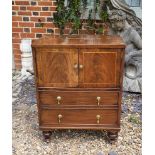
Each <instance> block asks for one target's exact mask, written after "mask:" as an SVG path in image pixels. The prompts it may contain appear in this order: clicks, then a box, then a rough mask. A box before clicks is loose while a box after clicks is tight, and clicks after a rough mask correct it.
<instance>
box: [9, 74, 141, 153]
mask: <svg viewBox="0 0 155 155" xmlns="http://www.w3.org/2000/svg"><path fill="white" fill-rule="evenodd" d="M13 75H14V76H13V79H12V81H13V82H12V83H13V108H12V109H13V110H12V113H13V124H12V126H13V127H12V129H13V131H12V137H13V138H12V142H13V155H46V154H47V155H65V154H66V155H80V154H81V155H108V154H109V155H126V154H129V155H130V154H133V155H134V154H135V155H140V154H142V148H141V146H142V124H141V122H140V123H138V124H137V123H134V122H130V121H128V120H129V118H130V117H131V116H134V117H135V118H137V119H139V120H140V121H141V115H142V108H141V107H142V104H141V101H142V100H141V95H139V94H138V95H137V94H129V93H123V99H122V113H121V130H120V132H119V137H118V140H117V141H116V142H115V144H111V143H109V142H108V141H106V138H105V133H104V132H100V131H92V130H62V131H60V130H54V131H53V133H52V136H51V142H50V143H48V144H47V143H45V142H44V141H43V136H42V132H41V131H40V130H39V126H38V115H37V113H38V112H37V105H36V92H35V84H34V77H33V76H30V77H28V78H25V77H24V78H23V77H21V74H20V72H17V73H14V74H13ZM123 107H124V110H123ZM116 152H117V153H116ZM112 153H113V154H112ZM114 153H115V154H114Z"/></svg>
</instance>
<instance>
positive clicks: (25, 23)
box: [19, 22, 34, 27]
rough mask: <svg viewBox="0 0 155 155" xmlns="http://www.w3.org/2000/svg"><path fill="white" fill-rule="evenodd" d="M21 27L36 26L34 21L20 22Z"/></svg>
mask: <svg viewBox="0 0 155 155" xmlns="http://www.w3.org/2000/svg"><path fill="white" fill-rule="evenodd" d="M19 27H34V23H33V22H19Z"/></svg>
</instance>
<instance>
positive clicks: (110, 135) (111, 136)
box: [107, 131, 118, 141]
mask: <svg viewBox="0 0 155 155" xmlns="http://www.w3.org/2000/svg"><path fill="white" fill-rule="evenodd" d="M107 136H108V138H109V140H110V141H115V140H117V138H118V131H108V132H107Z"/></svg>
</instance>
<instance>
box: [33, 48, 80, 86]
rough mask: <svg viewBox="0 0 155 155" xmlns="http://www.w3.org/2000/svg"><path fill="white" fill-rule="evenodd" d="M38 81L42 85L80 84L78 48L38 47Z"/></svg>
mask: <svg viewBox="0 0 155 155" xmlns="http://www.w3.org/2000/svg"><path fill="white" fill-rule="evenodd" d="M36 60H37V63H36V64H37V70H38V73H37V76H38V77H37V82H38V86H40V87H76V86H78V69H77V68H74V65H75V64H78V52H77V50H76V49H62V48H61V49H52V48H49V49H47V48H46V49H44V48H38V49H37V52H36Z"/></svg>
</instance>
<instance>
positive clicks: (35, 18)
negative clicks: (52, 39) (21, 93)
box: [12, 0, 58, 70]
mask: <svg viewBox="0 0 155 155" xmlns="http://www.w3.org/2000/svg"><path fill="white" fill-rule="evenodd" d="M55 3H56V2H55V1H54V0H42V1H41V0H38V1H33V0H13V1H12V39H13V40H12V43H13V54H14V61H15V67H16V69H18V70H20V69H21V51H20V47H19V46H20V42H21V40H22V39H23V38H31V39H37V38H40V37H42V36H43V35H45V34H51V33H52V32H53V31H54V32H55V33H56V32H58V29H57V28H55V27H54V24H53V23H52V20H53V12H54V11H55V9H56V5H55Z"/></svg>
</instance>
